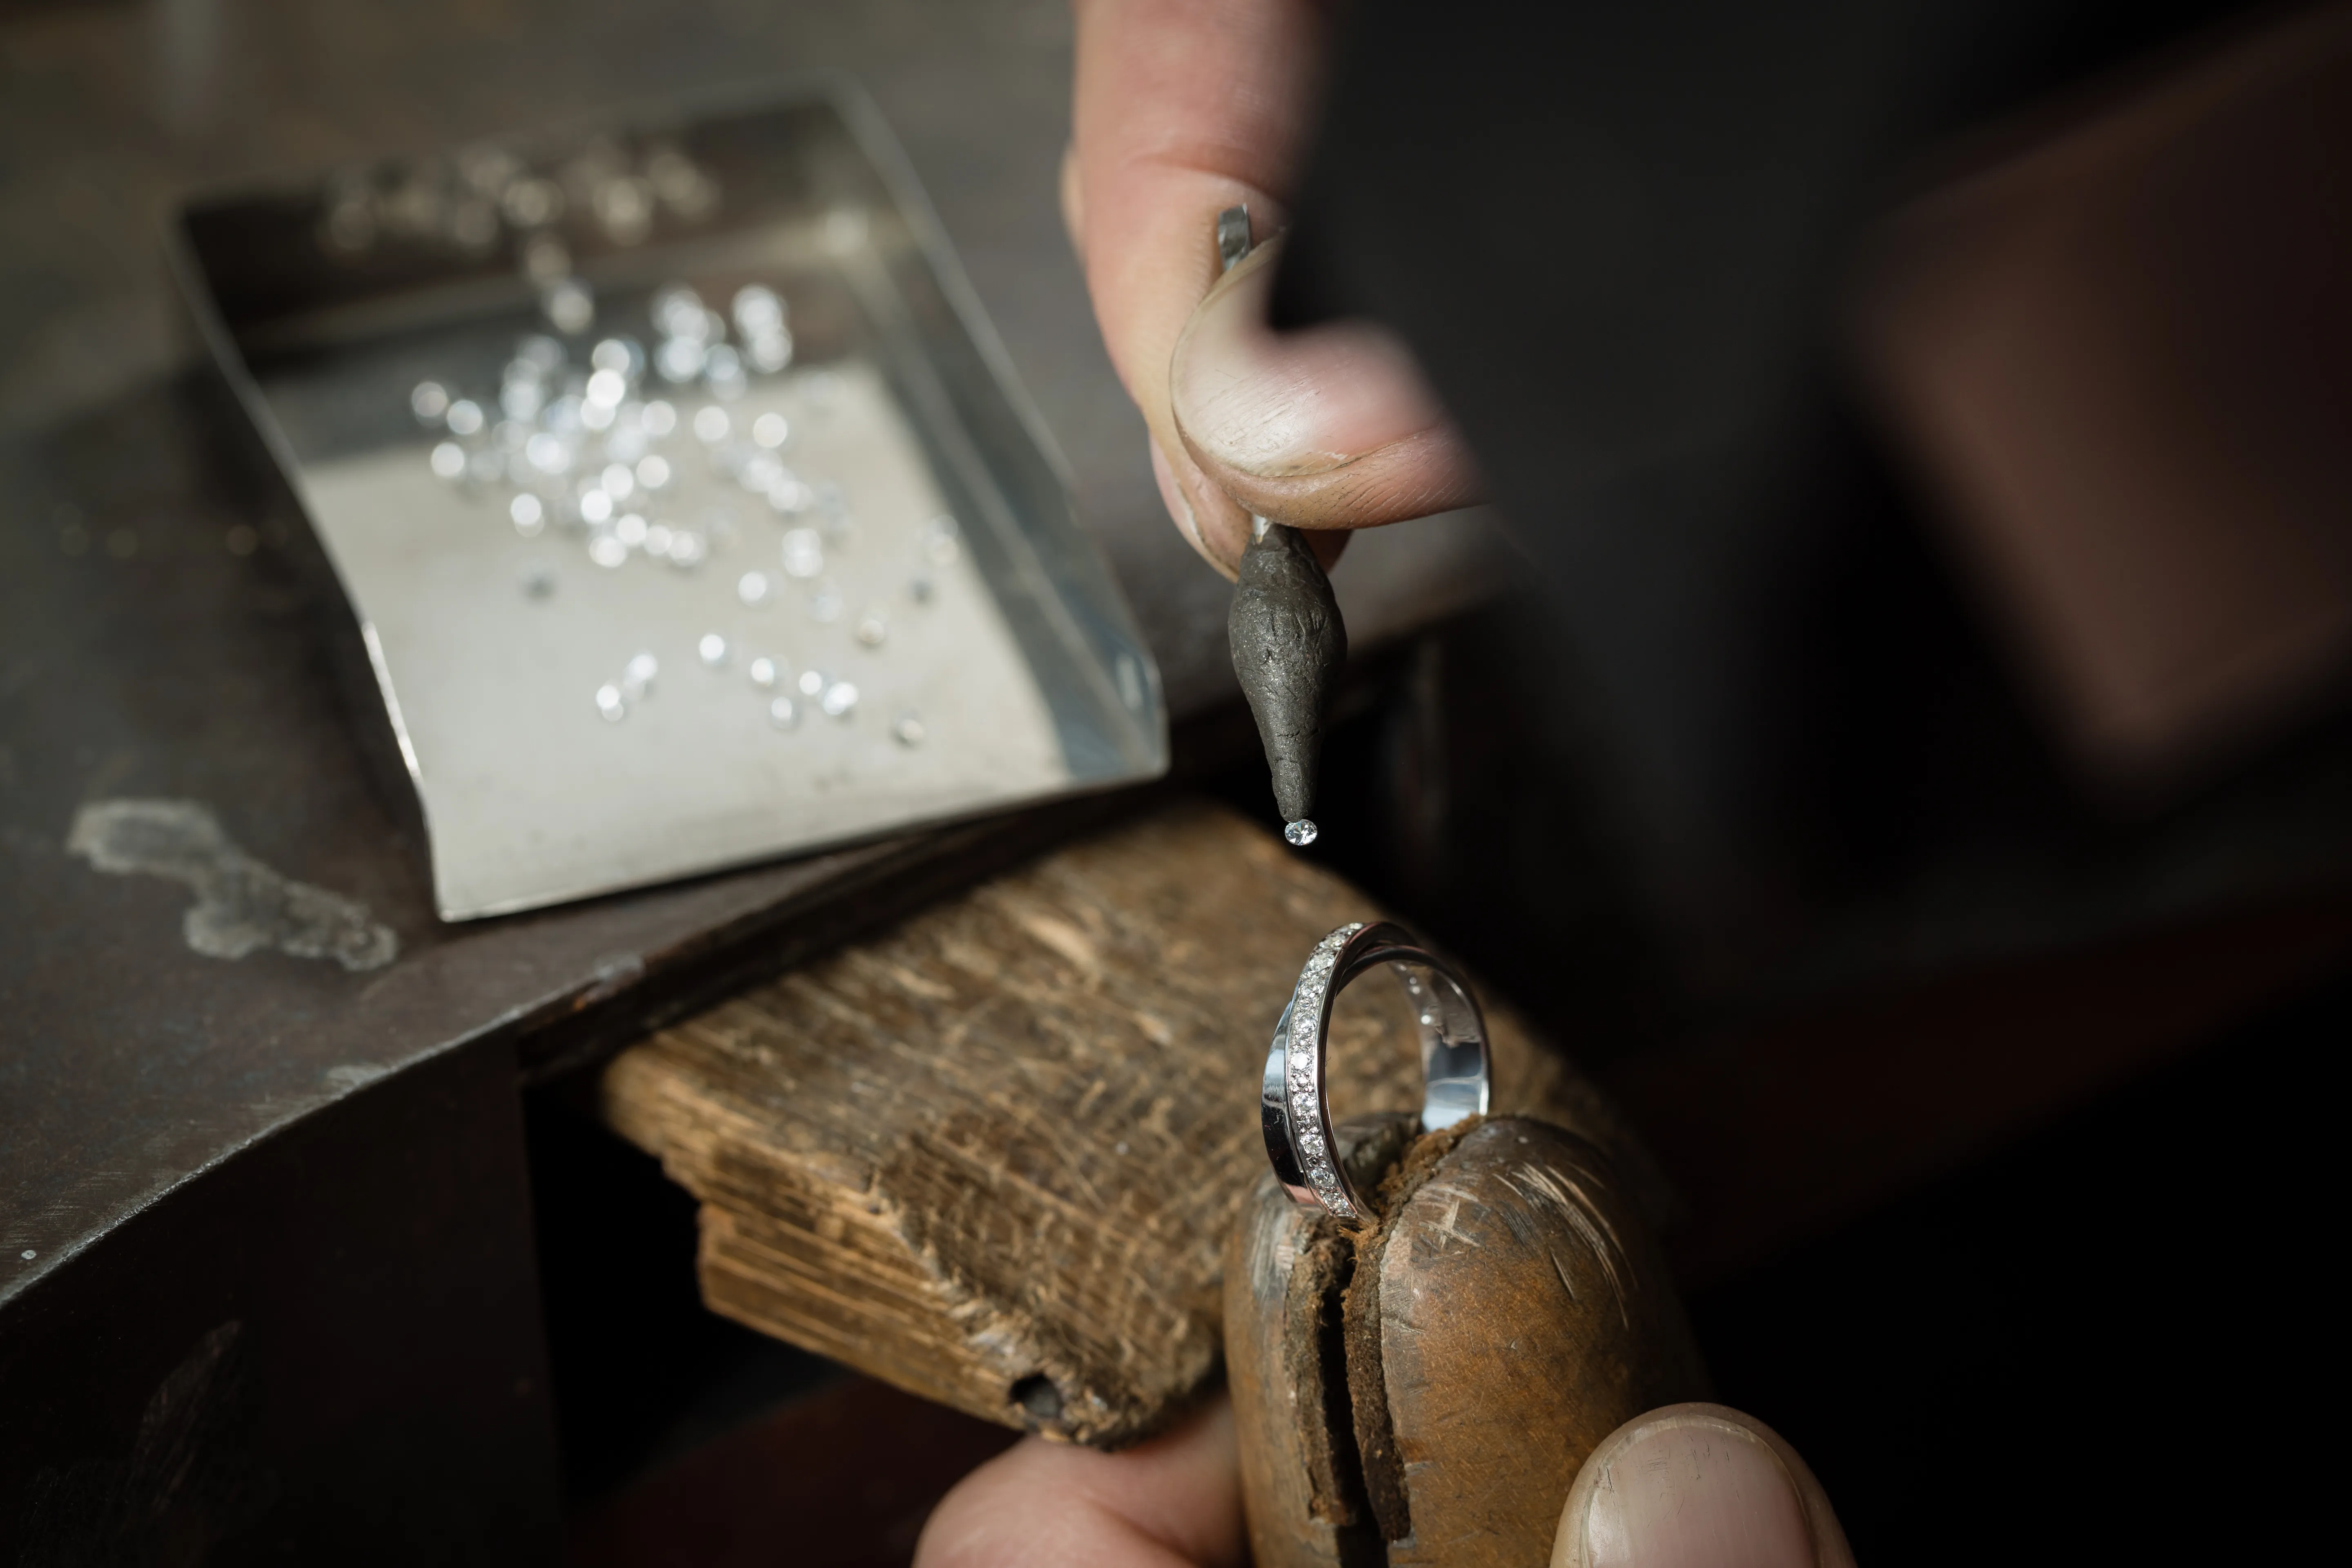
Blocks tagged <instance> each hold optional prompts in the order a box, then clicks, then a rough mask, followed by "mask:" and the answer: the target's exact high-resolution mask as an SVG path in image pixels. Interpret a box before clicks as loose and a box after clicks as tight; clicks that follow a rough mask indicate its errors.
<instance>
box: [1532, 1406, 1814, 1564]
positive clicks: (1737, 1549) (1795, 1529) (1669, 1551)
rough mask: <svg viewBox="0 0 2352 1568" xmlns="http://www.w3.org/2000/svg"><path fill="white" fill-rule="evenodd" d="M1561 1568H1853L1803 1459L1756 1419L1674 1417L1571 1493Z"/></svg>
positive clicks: (1667, 1414) (1581, 1473) (1641, 1429)
mask: <svg viewBox="0 0 2352 1568" xmlns="http://www.w3.org/2000/svg"><path fill="white" fill-rule="evenodd" d="M1551 1562H1552V1568H1853V1552H1852V1551H1851V1550H1850V1549H1849V1548H1848V1547H1847V1546H1846V1542H1845V1531H1843V1530H1841V1529H1840V1528H1839V1527H1838V1521H1837V1514H1836V1513H1835V1512H1834V1511H1833V1510H1832V1509H1831V1507H1830V1501H1829V1499H1828V1497H1827V1496H1826V1495H1824V1494H1823V1492H1822V1484H1821V1482H1819V1481H1817V1480H1815V1479H1813V1472H1812V1471H1811V1469H1809V1468H1806V1466H1805V1461H1804V1460H1803V1459H1801V1458H1798V1457H1797V1451H1796V1450H1795V1449H1794V1448H1791V1447H1789V1445H1788V1444H1787V1443H1786V1442H1784V1441H1783V1440H1782V1439H1781V1436H1780V1434H1779V1433H1778V1432H1775V1431H1773V1430H1772V1429H1771V1428H1770V1427H1769V1426H1765V1425H1764V1423H1762V1422H1761V1421H1759V1420H1757V1419H1756V1418H1755V1417H1754V1416H1752V1415H1741V1414H1740V1413H1739V1412H1738V1411H1737V1410H1727V1409H1726V1408H1725V1407H1724V1406H1722V1405H1667V1406H1665V1407H1664V1408H1663V1409H1659V1410H1653V1411H1651V1412H1650V1413H1649V1414H1648V1415H1638V1416H1635V1417H1634V1418H1633V1420H1631V1421H1628V1422H1627V1423H1625V1425H1623V1426H1620V1427H1618V1428H1617V1430H1615V1431H1614V1432H1612V1433H1611V1434H1609V1436H1606V1437H1604V1438H1602V1439H1601V1446H1600V1447H1597V1448H1595V1449H1593V1450H1592V1457H1591V1458H1588V1459H1586V1460H1585V1461H1584V1468H1581V1469H1580V1470H1578V1471H1577V1473H1576V1484H1575V1485H1574V1486H1573V1487H1570V1489H1569V1493H1568V1506H1567V1507H1566V1508H1564V1509H1562V1510H1560V1516H1559V1535H1558V1536H1556V1537H1555V1538H1554V1539H1553V1542H1552V1548H1551Z"/></svg>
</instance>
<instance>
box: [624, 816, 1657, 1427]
mask: <svg viewBox="0 0 2352 1568" xmlns="http://www.w3.org/2000/svg"><path fill="white" fill-rule="evenodd" d="M1378 917H1379V911H1377V910H1374V909H1373V908H1372V907H1371V905H1370V900H1367V899H1365V898H1364V897H1363V895H1361V894H1360V893H1358V892H1357V891H1355V890H1354V889H1351V888H1349V886H1348V885H1347V884H1345V883H1344V882H1341V881H1339V879H1335V878H1333V877H1331V876H1329V875H1328V874H1326V873H1324V872H1322V871H1319V870H1318V869H1317V868H1315V867H1314V865H1313V864H1312V863H1311V862H1309V861H1307V860H1306V859H1303V858H1300V857H1298V856H1297V854H1296V853H1294V852H1293V851H1291V850H1289V849H1287V848H1286V847H1284V846H1283V845H1282V844H1281V843H1280V842H1279V841H1278V840H1276V838H1275V837H1273V836H1272V835H1270V834H1267V833H1265V832H1262V831H1260V830H1258V829H1257V828H1255V827H1254V826H1249V825H1247V824H1245V823H1244V822H1243V821H1241V820H1240V819H1239V818H1237V817H1235V816H1233V815H1232V814H1230V813H1227V812H1224V811H1222V810H1219V809H1216V808H1213V807H1209V806H1205V805H1179V806H1176V807H1173V808H1171V809H1169V810H1166V811H1163V812H1161V813H1160V814H1158V815H1155V816H1150V817H1149V818H1146V819H1144V820H1142V821H1139V822H1138V823H1135V824H1133V825H1131V826H1125V827H1122V828H1121V829H1119V830H1118V831H1116V832H1113V833H1110V834H1108V835H1105V836H1103V837H1097V838H1095V839H1092V840H1089V841H1087V842H1084V843H1080V844H1077V845H1075V846H1072V847H1067V848H1065V849H1062V850H1060V851H1058V852H1056V853H1055V854H1053V855H1050V856H1048V857H1046V858H1044V859H1042V860H1039V861H1037V862H1035V863H1034V864H1032V865H1030V866H1028V867H1026V868H1024V869H1022V870H1019V871H1017V872H1013V873H1012V874H1009V875H1006V876H1003V877H1000V878H998V879H995V880H994V881H992V882H989V883H987V884H984V885H982V886H981V887H979V888H977V889H972V890H971V891H970V892H969V893H967V894H964V895H963V896H961V897H959V898H956V899H954V900H950V901H948V902H945V903H942V904H940V905H937V906H935V907H933V908H931V909H929V910H926V911H925V912H923V913H921V914H919V915H918V916H916V917H914V918H912V919H910V920H908V921H905V922H904V923H903V924H901V925H899V926H898V927H897V928H895V929H893V930H890V931H886V932H884V933H882V934H881V935H879V936H877V937H876V938H874V939H872V940H869V941H866V942H862V943H859V944H856V945H854V946H851V947H849V948H846V949H844V950H842V951H840V952H835V954H833V955H832V956H830V957H827V958H825V959H823V960H821V961H819V962H816V963H812V964H810V965H808V966H806V967H805V968H803V969H800V970H798V971H796V972H794V973H790V974H787V975H785V976H784V977H783V978H782V979H780V980H777V981H775V982H773V983H771V984H765V985H761V986H760V987H758V988H756V989H754V990H751V991H749V992H747V993H745V994H742V995H740V996H738V997H736V998H734V999H733V1000H731V1001H730V1002H727V1003H725V1004H723V1005H719V1006H718V1007H715V1008H713V1009H711V1010H710V1011H709V1012H708V1013H705V1014H703V1015H702V1016H698V1017H697V1018H694V1019H692V1020H690V1021H688V1022H687V1023H684V1024H680V1025H678V1026H675V1027H671V1028H667V1029H665V1030H663V1031H661V1032H660V1033H658V1034H656V1035H655V1036H653V1037H651V1038H649V1039H647V1040H646V1041H645V1042H644V1043H642V1044H640V1045H638V1046H635V1047H632V1048H631V1049H630V1050H628V1051H626V1052H625V1053H623V1054H622V1055H621V1056H620V1057H619V1058H616V1059H615V1060H614V1062H612V1063H611V1064H610V1065H609V1066H608V1067H607V1068H605V1069H604V1073H603V1075H602V1077H601V1079H600V1080H599V1097H600V1100H601V1105H602V1109H603V1113H604V1117H605V1119H606V1121H608V1122H609V1123H610V1124H611V1125H612V1126H613V1127H614V1128H615V1129H617V1130H618V1131H620V1132H621V1133H622V1134H623V1135H625V1137H627V1138H629V1139H630V1140H631V1141H632V1142H635V1143H636V1144H638V1145H639V1146H640V1147H642V1148H645V1149H646V1150H648V1151H650V1152H653V1153H655V1154H656V1155H658V1156H659V1157H660V1158H661V1160H662V1162H663V1164H664V1166H665V1168H666V1169H667V1171H668V1172H669V1173H670V1174H671V1176H672V1177H673V1178H674V1179H676V1180H677V1181H678V1182H680V1183H681V1184H684V1185H685V1186H686V1187H688V1189H689V1190H691V1191H692V1192H693V1193H694V1194H696V1195H697V1196H698V1197H699V1198H700V1199H701V1200H702V1204H703V1207H702V1247H701V1277H702V1288H703V1293H704V1296H705V1299H706V1300H708V1301H709V1304H710V1306H711V1307H712V1308H713V1309H714V1310H718V1311H719V1312H722V1313H724V1314H725V1315H727V1316H729V1317H730V1318H733V1319H735V1320H737V1321H740V1322H743V1323H747V1324H749V1325H751V1327H753V1328H756V1329H760V1330H761V1331H765V1332H769V1333H772V1334H774V1335H776V1336H777V1337H779V1338H782V1339H785V1340H789V1341H791V1342H793V1343H795V1344H799V1345H803V1346H805V1347H807V1348H808V1349H811V1350H814V1351H817V1352H821V1353H823V1354H825V1355H829V1356H833V1357H835V1358H836V1359H838V1360H840V1361H843V1362H845V1363H848V1364H850V1365H851V1366H854V1367H856V1368H858V1369H859V1370H861V1371H864V1372H866V1373H871V1374H873V1375H875V1376H877V1377H880V1378H883V1379H885V1380H887V1381H888V1382H890V1383H893V1384H898V1386H899V1387H901V1388H905V1389H908V1390H909V1391H911V1392H914V1393H917V1394H924V1395H926V1396H928V1397H929V1398H933V1399H937V1400H940V1401H942V1402H944V1403H946V1404H949V1405H954V1406H956V1407H957V1408H959V1409H962V1410H967V1411H970V1412H971V1413H972V1414H974V1415H982V1416H984V1417H986V1418H988V1419H991V1420H994V1421H1000V1422H1003V1423H1005V1424H1007V1425H1010V1426H1024V1427H1027V1428H1030V1429H1032V1430H1035V1431H1038V1432H1042V1433H1044V1434H1045V1435H1047V1436H1053V1437H1059V1438H1066V1439H1069V1440H1074V1441H1078V1442H1085V1443H1090V1444H1097V1445H1103V1446H1116V1445H1118V1444H1123V1443H1127V1442H1131V1441H1134V1440H1135V1439H1137V1438H1139V1437H1142V1436H1146V1435H1148V1434H1150V1432H1151V1431H1153V1430H1155V1429H1156V1428H1158V1427H1159V1426H1161V1425H1163V1424H1164V1423H1165V1422H1166V1421H1167V1420H1169V1419H1170V1418H1171V1416H1172V1415H1175V1414H1176V1413H1177V1412H1178V1411H1179V1410H1180V1409H1181V1407H1182V1406H1183V1405H1185V1404H1186V1403H1187V1402H1188V1401H1189V1400H1190V1399H1191V1398H1192V1396H1193V1394H1195V1393H1196V1392H1197V1391H1198V1390H1199V1389H1200V1387H1201V1385H1202V1384H1203V1383H1204V1382H1206V1381H1207V1380H1208V1379H1209V1378H1210V1377H1211V1376H1212V1375H1213V1373H1214V1372H1215V1370H1216V1367H1217V1363H1218V1358H1219V1341H1220V1329H1219V1320H1220V1317H1221V1307H1220V1298H1219V1283H1220V1274H1221V1266H1222V1264H1221V1259H1222V1252H1223V1244H1224V1240H1225V1236H1226V1233H1227V1231H1228V1229H1229V1228H1230V1226H1231V1224H1232V1220H1233V1216H1234V1210H1235V1207H1236V1205H1238V1204H1239V1202H1240V1201H1241V1198H1242V1196H1243V1194H1244V1193H1245V1192H1247V1191H1248V1190H1249V1187H1250V1184H1251V1183H1252V1182H1253V1181H1255V1178H1256V1177H1257V1176H1258V1175H1259V1174H1260V1173H1262V1172H1264V1171H1265V1152H1264V1150H1263V1146H1262V1144H1261V1142H1260V1139H1259V1133H1258V1118H1257V1086H1258V1074H1259V1069H1260V1067H1261V1066H1262V1064H1263V1061H1264V1058H1265V1049H1266V1043H1267V1040H1268V1038H1269V1037H1270V1036H1271V1034H1272V1031H1273V1026H1274V1023H1275V1019H1276V1016H1278V1014H1279V1013H1280V1010H1281V1008H1282V1005H1283V1003H1284V1001H1285V1000H1286V998H1287V996H1288V994H1289V990H1290V987H1291V984H1292V983H1293V982H1294V980H1295V979H1296V978H1297V970H1298V966H1299V965H1300V964H1301V963H1303V962H1304V961H1305V959H1306V956H1307V952H1308V950H1309V949H1310V948H1311V947H1312V946H1313V945H1314V943H1315V942H1317V941H1318V940H1319V939H1320V938H1321V937H1322V936H1323V935H1324V933H1326V932H1327V931H1329V930H1331V929H1332V928H1333V927H1334V926H1337V925H1339V924H1341V923H1343V922H1344V921H1351V920H1370V919H1375V918H1378ZM1486 1010H1487V1017H1488V1020H1489V1024H1490V1027H1491V1030H1492V1033H1493V1036H1494V1048H1495V1053H1496V1079H1497V1103H1498V1105H1499V1106H1500V1107H1503V1108H1511V1109H1525V1110H1529V1111H1531V1112H1533V1113H1535V1114H1538V1115H1542V1116H1544V1117H1546V1118H1548V1119H1549V1120H1553V1121H1565V1122H1568V1123H1570V1124H1571V1125H1575V1126H1579V1127H1581V1128H1586V1129H1589V1130H1590V1131H1591V1135H1592V1136H1593V1137H1595V1138H1596V1139H1597V1140H1599V1141H1601V1142H1606V1143H1608V1144H1610V1145H1611V1146H1612V1151H1614V1150H1617V1149H1620V1148H1622V1149H1623V1150H1624V1151H1625V1152H1626V1154H1627V1157H1628V1158H1630V1159H1638V1155H1636V1154H1634V1153H1633V1152H1632V1150H1631V1145H1630V1142H1629V1141H1627V1140H1626V1139H1625V1137H1624V1134H1623V1132H1622V1127H1621V1125H1620V1123H1619V1122H1618V1121H1617V1120H1616V1118H1615V1116H1614V1113H1613V1112H1612V1110H1610V1109H1609V1108H1608V1107H1607V1106H1606V1104H1605V1103H1604V1102H1602V1101H1601V1100H1600V1098H1599V1097H1598V1096H1597V1094H1595V1092H1594V1091H1593V1090H1592V1089H1591V1087H1590V1085H1588V1084H1587V1083H1586V1082H1585V1081H1584V1080H1583V1079H1581V1078H1580V1077H1578V1076H1576V1075H1575V1074H1574V1073H1573V1071H1572V1070H1571V1069H1570V1068H1568V1066H1567V1065H1566V1063H1565V1062H1564V1060H1562V1058H1559V1057H1558V1056H1557V1055H1556V1054H1554V1053H1552V1052H1550V1051H1549V1050H1546V1049H1544V1048H1542V1047H1538V1045H1537V1044H1536V1043H1535V1041H1534V1040H1533V1039H1532V1038H1531V1037H1530V1036H1529V1034H1528V1030H1527V1028H1526V1027H1525V1026H1524V1025H1523V1024H1522V1023H1521V1022H1520V1020H1519V1019H1518V1018H1517V1016H1515V1015H1514V1014H1513V1013H1512V1012H1511V1011H1510V1009H1509V1008H1507V1007H1506V1006H1503V1005H1499V1004H1498V1003H1497V1002H1496V999H1494V998H1492V997H1488V998H1486ZM1329 1051H1330V1063H1329V1081H1330V1083H1331V1085H1332V1086H1333V1102H1334V1110H1336V1111H1337V1112H1339V1114H1341V1115H1348V1114H1351V1113H1356V1112H1361V1111H1367V1110H1379V1109H1398V1110H1402V1109H1409V1108H1412V1107H1414V1106H1417V1105H1418V1103H1419V1100H1420V1084H1419V1053H1418V1044H1417V1041H1416V1040H1415V1038H1414V1037H1413V1033H1412V1022H1411V1016H1410V1015H1409V1013H1408V1012H1407V1011H1406V1009H1405V1008H1404V1007H1402V1005H1398V1002H1397V999H1396V998H1395V997H1394V996H1391V995H1388V994H1383V993H1382V992H1381V991H1379V990H1376V989H1375V986H1374V984H1372V983H1370V982H1368V983H1367V984H1360V985H1358V986H1357V987H1355V988H1354V989H1353V990H1351V991H1350V992H1349V994H1347V995H1346V996H1344V997H1343V998H1342V999H1341V1003H1340V1005H1339V1009H1338V1011H1337V1013H1336V1014H1335V1025H1334V1028H1333V1030H1332V1034H1331V1038H1330V1047H1329Z"/></svg>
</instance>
